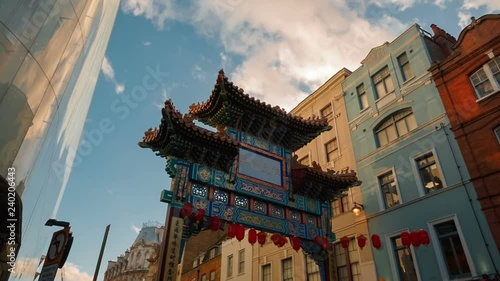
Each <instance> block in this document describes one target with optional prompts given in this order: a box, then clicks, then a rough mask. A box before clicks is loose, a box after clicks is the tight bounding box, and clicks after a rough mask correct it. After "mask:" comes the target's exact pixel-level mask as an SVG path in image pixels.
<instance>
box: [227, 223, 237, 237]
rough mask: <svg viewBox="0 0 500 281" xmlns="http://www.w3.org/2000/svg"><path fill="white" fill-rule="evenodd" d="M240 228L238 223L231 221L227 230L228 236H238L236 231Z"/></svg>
mask: <svg viewBox="0 0 500 281" xmlns="http://www.w3.org/2000/svg"><path fill="white" fill-rule="evenodd" d="M237 230H238V225H236V224H234V223H231V224H230V225H229V229H228V231H227V237H229V238H234V237H236V231H237Z"/></svg>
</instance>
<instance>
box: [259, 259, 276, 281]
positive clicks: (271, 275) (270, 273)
mask: <svg viewBox="0 0 500 281" xmlns="http://www.w3.org/2000/svg"><path fill="white" fill-rule="evenodd" d="M264 268H269V278H270V280H272V278H273V271H272V267H271V263H266V264H263V265H261V273H262V274H261V276H260V280H262V281H264V280H265V279H264Z"/></svg>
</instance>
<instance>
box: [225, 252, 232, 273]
mask: <svg viewBox="0 0 500 281" xmlns="http://www.w3.org/2000/svg"><path fill="white" fill-rule="evenodd" d="M226 277H227V278H231V277H233V255H229V256H227V270H226Z"/></svg>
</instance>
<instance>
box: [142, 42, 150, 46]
mask: <svg viewBox="0 0 500 281" xmlns="http://www.w3.org/2000/svg"><path fill="white" fill-rule="evenodd" d="M142 45H144V46H146V47H149V46H151V42H149V41H145V42H142Z"/></svg>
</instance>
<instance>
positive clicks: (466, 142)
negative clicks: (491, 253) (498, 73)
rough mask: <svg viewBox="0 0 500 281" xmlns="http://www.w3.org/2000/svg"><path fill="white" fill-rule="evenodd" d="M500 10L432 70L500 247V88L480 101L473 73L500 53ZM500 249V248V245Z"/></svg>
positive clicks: (474, 28)
mask: <svg viewBox="0 0 500 281" xmlns="http://www.w3.org/2000/svg"><path fill="white" fill-rule="evenodd" d="M499 35H500V15H486V16H483V17H481V18H480V19H478V20H477V21H476V22H473V23H471V25H469V26H468V27H466V28H465V29H464V30H463V31H462V33H461V34H460V36H459V38H458V42H457V44H456V45H455V46H454V51H453V53H452V54H451V55H450V57H448V59H446V60H445V61H443V62H442V63H440V64H437V65H433V67H431V71H432V74H433V78H434V80H435V83H436V87H437V88H438V91H439V93H440V96H441V99H442V101H443V105H444V107H445V109H446V112H447V114H448V117H449V119H450V122H451V125H452V129H453V131H454V133H455V138H456V139H457V141H458V145H459V147H460V150H461V152H462V155H463V157H464V160H465V163H466V165H467V169H468V171H469V174H470V177H471V180H472V182H473V184H474V188H475V190H476V193H477V196H478V200H479V201H480V203H481V208H482V210H483V212H484V214H485V216H486V219H487V221H488V224H489V226H490V230H491V232H492V234H493V237H494V239H495V242H496V246H497V248H498V247H500V185H499V184H498V183H499V182H500V144H499V143H498V140H497V138H496V136H495V134H494V132H493V129H494V128H495V127H497V126H500V92H497V93H495V94H492V95H491V96H489V97H487V98H485V99H483V100H481V101H477V99H478V98H477V96H476V93H475V91H474V88H473V86H472V84H471V82H470V80H469V75H470V74H471V73H473V72H475V71H476V70H478V69H479V68H480V67H482V66H483V65H484V64H485V63H487V62H488V61H490V58H489V57H488V55H487V53H489V52H493V54H494V55H495V57H497V56H500V36H499ZM499 249H500V248H499Z"/></svg>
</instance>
